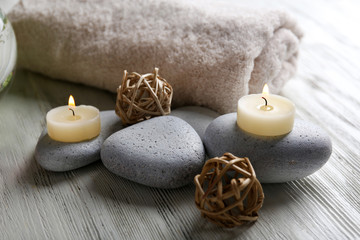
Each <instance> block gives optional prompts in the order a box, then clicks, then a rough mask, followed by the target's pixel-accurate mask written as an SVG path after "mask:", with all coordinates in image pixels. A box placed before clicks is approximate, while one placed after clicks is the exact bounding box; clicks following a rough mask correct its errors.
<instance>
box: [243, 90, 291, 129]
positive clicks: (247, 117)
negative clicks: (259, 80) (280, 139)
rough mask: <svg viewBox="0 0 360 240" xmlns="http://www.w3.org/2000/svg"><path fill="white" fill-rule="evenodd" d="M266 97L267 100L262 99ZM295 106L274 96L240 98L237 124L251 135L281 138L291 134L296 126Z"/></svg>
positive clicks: (259, 95)
mask: <svg viewBox="0 0 360 240" xmlns="http://www.w3.org/2000/svg"><path fill="white" fill-rule="evenodd" d="M262 97H265V99H266V101H267V105H266V104H265V100H264V99H262ZM294 116H295V105H294V104H293V103H292V102H291V101H290V100H289V99H287V98H285V97H281V96H279V95H273V94H251V95H247V96H244V97H242V98H240V100H239V101H238V108H237V124H238V126H239V127H240V128H241V129H242V130H244V131H246V132H249V133H252V134H256V135H261V136H279V135H283V134H286V133H289V132H290V131H291V130H292V128H293V125H294Z"/></svg>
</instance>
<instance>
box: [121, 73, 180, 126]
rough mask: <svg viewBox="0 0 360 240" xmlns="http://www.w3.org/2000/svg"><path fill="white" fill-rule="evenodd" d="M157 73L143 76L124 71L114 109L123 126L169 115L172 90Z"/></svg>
mask: <svg viewBox="0 0 360 240" xmlns="http://www.w3.org/2000/svg"><path fill="white" fill-rule="evenodd" d="M158 72H159V69H158V68H155V70H154V72H153V73H147V74H144V75H141V74H139V73H136V72H132V73H130V74H129V73H128V72H127V71H126V70H125V71H124V76H123V80H122V83H121V85H120V86H119V88H118V89H117V100H116V109H115V112H116V114H117V115H118V116H119V117H120V118H121V120H122V123H123V124H125V125H129V124H133V123H137V122H140V121H143V120H146V119H149V118H151V117H153V116H161V115H167V114H169V113H170V111H171V100H172V96H173V89H172V87H171V85H170V84H169V83H168V82H167V81H166V80H165V79H164V78H162V77H160V76H159V74H158Z"/></svg>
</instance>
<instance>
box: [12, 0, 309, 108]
mask: <svg viewBox="0 0 360 240" xmlns="http://www.w3.org/2000/svg"><path fill="white" fill-rule="evenodd" d="M210 3H211V2H209V4H210ZM229 7H230V6H229ZM233 10H234V9H232V11H229V12H227V11H226V10H225V11H224V9H222V11H214V8H210V7H207V6H205V5H203V6H199V4H197V5H195V4H192V3H190V2H189V1H174V0H121V1H119V0H51V1H49V0H22V1H20V2H19V3H18V4H17V5H16V6H15V7H14V8H13V10H12V11H11V12H10V14H9V19H10V21H11V22H12V24H13V27H14V29H15V33H16V37H17V41H18V54H19V57H18V66H20V67H23V68H26V69H29V70H32V71H35V72H39V73H42V74H45V75H47V76H50V77H52V78H57V79H62V80H68V81H72V82H77V83H83V84H86V85H91V86H95V87H98V88H102V89H107V90H109V91H112V92H116V89H117V87H118V86H119V85H120V84H121V80H122V74H123V71H124V70H125V69H126V70H127V71H128V72H132V71H135V72H139V73H148V72H152V71H153V70H154V67H158V68H159V69H160V72H159V74H160V76H162V77H164V78H165V79H166V80H167V81H168V82H169V83H170V84H171V85H172V86H173V88H174V98H173V106H181V105H200V106H205V107H209V108H211V109H214V110H216V111H218V112H219V113H227V112H234V111H236V104H237V101H238V99H239V98H240V97H241V96H243V95H246V94H249V93H259V92H261V90H262V87H263V85H264V83H266V82H267V83H268V84H269V86H270V90H271V92H272V93H277V92H279V91H280V89H281V87H282V86H283V85H284V83H285V82H286V81H288V80H289V79H290V78H291V77H292V76H293V75H294V73H295V70H296V63H297V56H298V47H299V41H300V39H301V37H302V32H301V30H300V29H299V27H298V25H297V24H296V22H295V21H294V20H293V19H292V18H291V17H289V15H287V14H286V13H284V12H282V11H265V10H249V9H239V10H238V11H233ZM230 12H232V13H231V14H230ZM234 12H236V14H233V13H234Z"/></svg>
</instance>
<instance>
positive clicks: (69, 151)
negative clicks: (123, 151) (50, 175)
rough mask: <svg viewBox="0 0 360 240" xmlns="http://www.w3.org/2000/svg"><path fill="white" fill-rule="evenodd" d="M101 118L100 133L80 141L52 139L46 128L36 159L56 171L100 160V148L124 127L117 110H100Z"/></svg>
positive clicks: (40, 140)
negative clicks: (107, 139)
mask: <svg viewBox="0 0 360 240" xmlns="http://www.w3.org/2000/svg"><path fill="white" fill-rule="evenodd" d="M100 120H101V132H100V135H99V136H98V137H96V138H94V139H92V140H90V141H84V142H78V143H64V142H58V141H55V140H52V139H51V138H50V137H49V135H48V134H47V131H46V129H45V130H44V131H43V133H42V135H41V136H40V138H39V141H38V143H37V145H36V149H35V159H36V160H37V162H38V163H39V164H40V165H41V166H42V167H43V168H45V169H47V170H50V171H54V172H64V171H69V170H73V169H76V168H80V167H83V166H86V165H88V164H90V163H92V162H95V161H97V160H100V148H101V145H102V143H103V142H104V140H105V139H106V138H107V137H108V136H110V135H111V134H112V133H114V132H116V131H119V130H120V129H122V128H123V126H122V124H121V120H120V118H119V117H118V116H117V115H116V114H115V111H102V112H100Z"/></svg>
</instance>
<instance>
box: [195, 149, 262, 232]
mask: <svg viewBox="0 0 360 240" xmlns="http://www.w3.org/2000/svg"><path fill="white" fill-rule="evenodd" d="M194 181H195V185H196V192H195V203H196V206H197V207H198V209H199V210H200V211H201V214H202V216H203V217H205V218H207V219H209V220H210V221H211V222H213V223H215V224H217V225H220V226H222V227H234V226H238V225H242V224H244V223H248V222H253V221H256V220H257V218H258V210H259V209H260V208H261V207H262V204H263V201H264V193H263V190H262V187H261V184H260V182H259V181H258V180H257V178H256V175H255V172H254V169H253V167H252V165H251V163H250V161H249V159H248V158H239V157H236V156H234V155H232V154H231V153H225V154H224V155H223V156H222V157H216V158H212V159H209V160H208V161H206V163H205V165H204V167H203V169H202V172H201V174H199V175H197V176H195V179H194Z"/></svg>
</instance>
